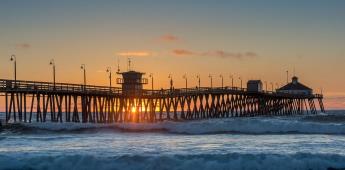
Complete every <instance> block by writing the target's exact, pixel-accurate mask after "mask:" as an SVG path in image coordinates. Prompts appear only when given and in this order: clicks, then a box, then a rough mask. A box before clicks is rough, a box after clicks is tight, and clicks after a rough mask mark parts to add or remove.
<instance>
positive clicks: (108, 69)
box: [107, 67, 112, 91]
mask: <svg viewBox="0 0 345 170" xmlns="http://www.w3.org/2000/svg"><path fill="white" fill-rule="evenodd" d="M107 73H109V89H110V91H111V87H112V86H111V80H112V78H111V77H112V72H111V67H107Z"/></svg>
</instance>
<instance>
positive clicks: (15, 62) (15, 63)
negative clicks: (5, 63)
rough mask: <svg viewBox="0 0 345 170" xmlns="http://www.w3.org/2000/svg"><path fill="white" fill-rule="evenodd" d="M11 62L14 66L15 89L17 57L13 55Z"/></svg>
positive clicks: (15, 83)
mask: <svg viewBox="0 0 345 170" xmlns="http://www.w3.org/2000/svg"><path fill="white" fill-rule="evenodd" d="M11 61H13V64H14V87H17V58H16V56H15V55H11Z"/></svg>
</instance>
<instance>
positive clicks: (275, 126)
mask: <svg viewBox="0 0 345 170" xmlns="http://www.w3.org/2000/svg"><path fill="white" fill-rule="evenodd" d="M22 125H23V126H25V127H29V128H31V129H43V130H51V131H66V130H67V131H70V130H83V129H104V128H106V129H113V130H118V131H147V132H150V131H163V132H169V133H182V134H220V133H244V134H267V133H268V134H269V133H279V134H282V133H303V134H345V123H339V122H335V123H331V122H327V123H325V122H315V121H306V120H305V119H304V118H303V117H253V118H248V117H244V118H225V119H207V120H195V121H185V122H173V121H164V122H158V123H113V124H94V123H50V122H46V123H24V124H22Z"/></svg>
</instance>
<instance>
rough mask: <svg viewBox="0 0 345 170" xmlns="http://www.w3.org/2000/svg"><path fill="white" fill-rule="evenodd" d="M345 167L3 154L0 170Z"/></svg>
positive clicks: (270, 157) (284, 158)
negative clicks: (13, 155) (14, 155)
mask: <svg viewBox="0 0 345 170" xmlns="http://www.w3.org/2000/svg"><path fill="white" fill-rule="evenodd" d="M332 168H335V169H337V168H339V169H340V168H345V156H341V155H327V154H309V153H296V154H291V155H277V154H240V153H229V154H201V155H160V156H152V155H140V156H138V155H124V156H115V157H101V156H91V155H57V156H32V155H25V156H16V157H12V156H8V155H0V169H33V170H41V169H44V170H55V169H85V170H88V169H92V170H93V169H105V170H107V169H109V170H110V169H114V170H116V169H131V170H137V169H138V170H139V169H140V170H145V169H160V170H170V169H171V170H175V169H179V170H181V169H188V170H194V169H195V170H204V169H205V170H206V169H212V170H224V169H235V170H236V169H244V170H245V169H257V170H261V169H263V170H266V169H276V170H285V169H289V170H290V169H296V170H298V169H313V170H318V169H320V170H321V169H322V170H324V169H332Z"/></svg>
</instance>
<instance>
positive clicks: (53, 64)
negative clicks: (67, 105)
mask: <svg viewBox="0 0 345 170" xmlns="http://www.w3.org/2000/svg"><path fill="white" fill-rule="evenodd" d="M49 65H51V66H52V67H53V83H54V90H55V88H56V86H55V85H56V81H55V61H54V59H51V60H50V63H49Z"/></svg>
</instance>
